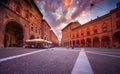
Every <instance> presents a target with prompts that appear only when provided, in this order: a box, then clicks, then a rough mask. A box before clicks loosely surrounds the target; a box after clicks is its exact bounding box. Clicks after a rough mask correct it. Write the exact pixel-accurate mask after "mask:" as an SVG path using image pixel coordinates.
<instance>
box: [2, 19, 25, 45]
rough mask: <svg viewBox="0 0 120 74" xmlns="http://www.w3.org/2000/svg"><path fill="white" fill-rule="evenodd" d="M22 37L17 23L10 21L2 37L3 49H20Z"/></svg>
mask: <svg viewBox="0 0 120 74" xmlns="http://www.w3.org/2000/svg"><path fill="white" fill-rule="evenodd" d="M23 37H24V36H23V29H22V27H21V26H20V24H19V23H17V22H14V21H11V22H9V23H7V24H6V27H5V37H4V46H5V47H22V46H23Z"/></svg>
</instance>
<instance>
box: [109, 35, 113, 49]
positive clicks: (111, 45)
mask: <svg viewBox="0 0 120 74" xmlns="http://www.w3.org/2000/svg"><path fill="white" fill-rule="evenodd" d="M109 45H110V48H113V38H112V37H110V44H109Z"/></svg>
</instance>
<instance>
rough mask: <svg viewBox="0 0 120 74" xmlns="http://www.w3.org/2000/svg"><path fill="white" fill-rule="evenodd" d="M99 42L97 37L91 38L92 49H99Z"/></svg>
mask: <svg viewBox="0 0 120 74" xmlns="http://www.w3.org/2000/svg"><path fill="white" fill-rule="evenodd" d="M99 46H100V41H99V38H98V37H95V38H93V47H99Z"/></svg>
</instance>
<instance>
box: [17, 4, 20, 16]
mask: <svg viewBox="0 0 120 74" xmlns="http://www.w3.org/2000/svg"><path fill="white" fill-rule="evenodd" d="M16 13H17V14H20V7H19V6H16Z"/></svg>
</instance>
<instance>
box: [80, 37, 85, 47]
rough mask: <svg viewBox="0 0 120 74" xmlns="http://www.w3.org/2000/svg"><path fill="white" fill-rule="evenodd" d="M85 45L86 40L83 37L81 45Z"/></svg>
mask: <svg viewBox="0 0 120 74" xmlns="http://www.w3.org/2000/svg"><path fill="white" fill-rule="evenodd" d="M84 46H85V40H84V39H81V47H84Z"/></svg>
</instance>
